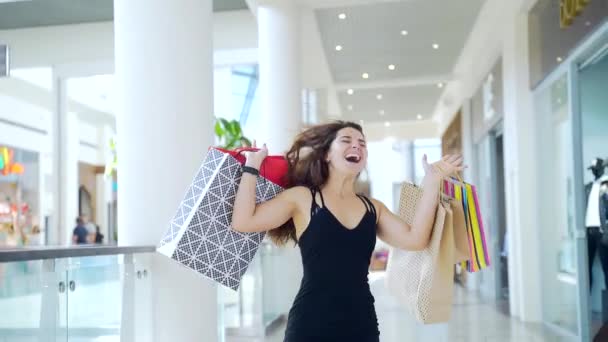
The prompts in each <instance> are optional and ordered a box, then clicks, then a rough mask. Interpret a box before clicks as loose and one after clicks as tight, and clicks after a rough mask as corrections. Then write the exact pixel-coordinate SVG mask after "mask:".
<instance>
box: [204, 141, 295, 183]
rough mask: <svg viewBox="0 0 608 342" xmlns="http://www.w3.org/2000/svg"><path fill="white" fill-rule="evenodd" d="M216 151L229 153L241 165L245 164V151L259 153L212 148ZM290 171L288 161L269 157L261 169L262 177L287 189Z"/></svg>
mask: <svg viewBox="0 0 608 342" xmlns="http://www.w3.org/2000/svg"><path fill="white" fill-rule="evenodd" d="M210 148H213V149H216V150H218V151H220V152H222V153H227V154H229V155H231V156H232V157H234V158H235V159H236V160H238V161H239V163H241V164H245V159H246V158H245V156H244V155H243V152H245V151H258V150H259V149H258V148H251V147H247V148H237V149H235V150H226V149H223V148H220V147H210ZM288 169H289V165H288V164H287V159H285V157H283V156H267V157H266V158H264V161H263V162H262V166H261V167H260V176H262V177H264V178H266V179H268V180H269V181H271V182H273V183H274V184H276V185H278V186H281V187H283V188H285V187H286V186H287V177H286V176H287V170H288Z"/></svg>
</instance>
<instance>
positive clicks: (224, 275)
mask: <svg viewBox="0 0 608 342" xmlns="http://www.w3.org/2000/svg"><path fill="white" fill-rule="evenodd" d="M241 152H242V150H240V151H239V150H237V151H228V150H224V149H220V148H215V147H212V148H210V149H209V150H208V152H207V155H206V157H205V159H204V161H203V163H202V165H201V167H200V168H199V170H198V172H197V173H196V175H195V177H194V180H193V181H192V183H191V185H190V187H189V188H188V190H187V192H186V195H185V196H184V199H183V200H182V202H181V204H180V205H179V207H178V209H177V213H176V214H175V216H174V217H173V219H172V220H171V222H170V224H169V228H168V230H167V233H166V234H165V236H164V237H163V238H162V240H161V242H160V244H159V247H158V249H157V250H158V252H160V253H161V254H163V255H165V256H167V257H169V258H171V259H173V260H175V261H176V262H178V263H179V264H181V265H182V266H185V267H187V268H190V269H192V270H194V271H197V272H199V273H200V274H202V275H203V276H205V277H207V278H209V279H212V280H214V281H216V282H218V283H220V284H222V285H224V286H226V287H229V288H231V289H233V290H237V289H238V287H239V285H240V282H241V278H242V276H243V274H244V273H245V271H246V270H247V267H248V266H249V263H250V262H251V260H252V259H253V257H254V256H255V254H256V252H257V250H258V247H259V245H260V243H261V242H262V240H263V239H264V235H265V234H264V233H240V232H237V231H235V230H233V229H232V228H231V220H232V210H233V205H234V200H235V197H236V192H237V189H238V186H239V183H240V179H241V174H242V171H241V166H242V163H244V162H245V157H244V156H243V155H242V153H241ZM286 172H287V161H286V160H285V159H284V158H283V157H279V156H271V157H267V158H266V159H265V160H264V162H263V163H262V166H261V167H260V176H261V177H258V179H257V183H256V203H260V202H264V201H267V200H269V199H271V198H273V197H275V196H276V195H277V194H279V193H280V192H281V191H282V190H283V187H284V185H285V184H284V181H283V178H284V176H285V174H286Z"/></svg>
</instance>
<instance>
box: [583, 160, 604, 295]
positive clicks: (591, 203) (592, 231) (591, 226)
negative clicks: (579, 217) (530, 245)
mask: <svg viewBox="0 0 608 342" xmlns="http://www.w3.org/2000/svg"><path fill="white" fill-rule="evenodd" d="M606 166H607V165H606V162H605V161H604V160H603V159H601V158H595V159H593V160H592V161H591V166H589V167H588V168H587V169H588V170H591V172H592V173H593V176H594V181H593V182H589V183H588V184H586V185H585V193H586V196H585V198H586V199H587V202H586V208H587V210H586V216H585V225H586V227H587V251H588V253H589V288H591V286H592V284H593V278H592V265H593V260H594V258H595V252H596V250H597V251H598V252H599V255H600V262H601V264H602V270H603V271H604V284H605V288H606V289H608V175H606V174H604V169H605V168H606Z"/></svg>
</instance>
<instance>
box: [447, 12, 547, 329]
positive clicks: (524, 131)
mask: <svg viewBox="0 0 608 342" xmlns="http://www.w3.org/2000/svg"><path fill="white" fill-rule="evenodd" d="M534 2H535V1H534V0H516V1H502V0H488V1H486V2H485V3H484V5H483V8H482V10H481V13H480V15H479V17H478V19H477V21H476V23H475V26H474V28H473V31H472V33H471V35H470V37H469V39H468V41H467V43H466V45H465V48H464V50H463V53H462V54H461V56H460V58H459V60H458V63H457V65H456V67H455V71H454V74H455V75H458V77H459V80H458V82H451V83H450V84H449V85H448V86H447V87H446V90H445V92H444V94H443V95H442V99H447V98H449V99H450V100H451V101H450V102H451V105H450V106H445V105H444V104H443V101H440V103H441V104H440V105H438V106H437V108H436V119H437V120H438V122H439V132H441V133H443V131H445V129H446V128H447V126H448V125H449V123H450V122H451V121H452V118H453V113H456V112H457V110H458V108H460V107H461V106H462V105H463V104H465V103H466V102H467V101H469V98H470V97H471V96H472V95H473V94H474V93H475V91H476V90H477V89H478V88H479V86H480V85H481V84H482V81H483V77H484V76H485V75H486V74H487V73H488V72H489V71H490V70H491V68H492V65H493V63H494V62H495V61H496V59H497V58H498V57H499V56H500V55H502V56H503V71H504V75H503V89H504V104H505V108H504V111H505V114H504V146H505V178H506V179H505V183H506V197H507V198H506V201H507V203H506V206H507V208H506V210H507V213H506V214H507V225H508V226H507V229H508V232H509V237H508V238H509V241H510V242H511V243H510V244H509V256H510V259H509V261H510V263H509V282H510V309H511V314H512V315H514V316H517V317H520V318H521V319H522V320H525V321H540V320H541V310H540V308H541V302H540V298H541V296H540V291H541V289H540V283H541V277H540V274H541V272H540V265H539V263H538V256H537V255H536V253H537V251H538V243H539V242H538V236H537V234H535V233H534V232H535V231H536V230H537V229H538V224H537V222H536V221H537V216H538V215H537V212H536V205H537V198H536V193H530V192H529V189H531V188H533V185H534V180H535V177H536V176H537V173H536V163H535V154H534V153H535V149H534V148H531V146H534V139H533V137H534V132H535V131H534V130H535V121H534V116H533V115H532V113H533V110H532V103H531V93H530V91H529V82H528V80H529V71H528V37H527V34H528V33H527V15H526V13H527V9H529V8H530V6H531V5H532V4H533V3H534Z"/></svg>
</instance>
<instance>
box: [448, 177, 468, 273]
mask: <svg viewBox="0 0 608 342" xmlns="http://www.w3.org/2000/svg"><path fill="white" fill-rule="evenodd" d="M459 191H460V188H459V185H457V184H454V183H452V182H450V181H448V180H445V181H444V193H445V194H446V196H448V197H449V198H453V199H455V200H454V201H450V207H451V208H452V215H453V225H454V247H455V250H454V263H456V264H460V263H462V262H465V261H467V260H469V259H470V255H471V248H470V246H469V236H468V231H467V225H466V221H465V213H464V208H463V205H462V199H461V197H462V196H461V194H460V193H459Z"/></svg>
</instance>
